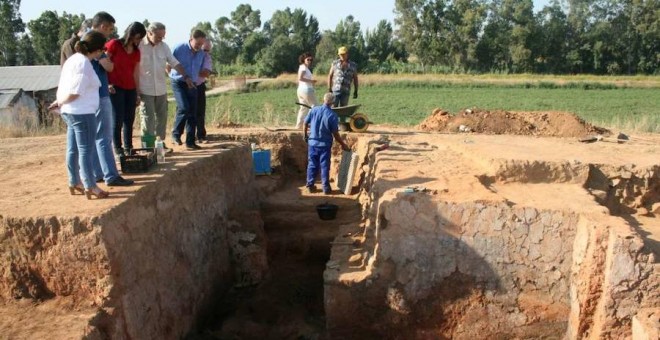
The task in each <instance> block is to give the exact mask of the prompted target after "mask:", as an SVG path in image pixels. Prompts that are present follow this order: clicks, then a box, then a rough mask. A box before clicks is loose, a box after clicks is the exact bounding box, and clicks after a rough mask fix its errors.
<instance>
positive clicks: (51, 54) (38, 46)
mask: <svg viewBox="0 0 660 340" xmlns="http://www.w3.org/2000/svg"><path fill="white" fill-rule="evenodd" d="M27 26H28V28H29V29H30V33H31V35H32V42H33V43H34V51H35V52H36V58H35V59H36V63H37V64H39V65H57V64H58V63H59V60H60V47H61V43H59V32H60V21H59V16H58V15H57V12H54V11H45V12H43V13H41V15H40V16H39V17H38V18H37V19H34V20H31V21H30V22H28V24H27Z"/></svg>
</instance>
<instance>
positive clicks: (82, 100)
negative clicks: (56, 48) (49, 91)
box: [57, 53, 101, 115]
mask: <svg viewBox="0 0 660 340" xmlns="http://www.w3.org/2000/svg"><path fill="white" fill-rule="evenodd" d="M99 87H101V81H100V80H99V77H98V76H97V75H96V72H94V66H92V63H91V62H90V61H89V59H87V57H85V56H84V55H82V54H80V53H76V54H74V55H72V56H71V57H70V58H69V59H67V60H66V62H65V63H64V65H62V74H61V75H60V83H59V85H58V86H57V101H58V102H62V101H64V100H65V99H66V98H67V97H68V96H69V95H70V94H77V95H78V98H76V99H74V100H73V101H71V102H68V103H65V104H62V106H61V107H60V111H61V112H62V113H68V114H72V115H80V114H94V113H96V111H97V110H98V109H99Z"/></svg>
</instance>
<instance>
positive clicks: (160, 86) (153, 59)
mask: <svg viewBox="0 0 660 340" xmlns="http://www.w3.org/2000/svg"><path fill="white" fill-rule="evenodd" d="M139 48H140V54H141V57H140V66H139V67H140V94H146V95H148V96H164V95H166V94H167V70H165V66H166V65H167V64H170V66H172V67H175V66H176V65H179V61H178V60H176V58H175V57H174V56H173V55H172V50H170V47H169V46H167V44H166V43H165V42H162V41H161V42H160V43H158V44H157V45H151V44H150V43H149V40H148V39H147V38H146V37H145V38H144V39H142V41H141V42H140V47H139Z"/></svg>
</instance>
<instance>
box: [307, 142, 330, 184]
mask: <svg viewBox="0 0 660 340" xmlns="http://www.w3.org/2000/svg"><path fill="white" fill-rule="evenodd" d="M331 149H332V145H331V146H322V147H319V146H311V145H310V146H308V147H307V186H308V187H311V186H313V185H314V179H315V178H316V175H317V174H318V172H319V170H321V184H322V185H323V190H325V191H327V190H330V156H331V152H330V150H331Z"/></svg>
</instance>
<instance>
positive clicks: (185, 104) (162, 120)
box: [49, 12, 212, 199]
mask: <svg viewBox="0 0 660 340" xmlns="http://www.w3.org/2000/svg"><path fill="white" fill-rule="evenodd" d="M114 29H115V19H114V18H113V17H112V16H111V15H110V14H108V13H107V12H99V13H97V14H96V15H95V16H94V17H93V18H92V19H91V20H85V21H84V22H83V23H82V25H81V27H80V30H79V31H78V32H77V33H75V34H74V35H73V36H72V37H71V38H70V39H69V40H67V41H65V42H64V44H63V46H62V50H61V58H60V62H61V65H62V73H61V76H60V83H59V86H58V90H57V99H56V101H55V102H53V103H52V104H51V105H50V107H49V109H52V110H58V111H59V112H60V113H61V116H62V119H63V120H64V121H65V122H66V124H67V152H66V164H67V170H68V177H69V191H70V193H71V194H72V195H74V194H76V193H81V194H85V195H86V196H87V198H88V199H91V198H92V197H97V198H105V197H108V195H109V194H108V192H107V191H104V190H102V189H100V188H99V187H98V186H97V185H96V183H98V182H105V183H106V185H108V186H126V185H132V184H133V181H132V180H129V179H125V178H123V177H122V176H120V175H119V172H118V169H117V165H116V163H115V154H116V155H117V156H122V155H130V154H131V152H132V150H133V123H134V121H135V111H136V107H137V105H138V104H139V105H140V112H141V121H142V134H143V135H145V134H149V135H152V136H158V137H160V138H161V140H165V137H166V126H167V112H168V108H167V106H168V104H167V76H168V73H169V77H170V79H171V83H172V89H173V92H174V96H175V98H176V102H177V113H176V121H175V125H174V128H173V130H172V140H173V141H174V142H176V143H178V144H179V145H181V144H182V142H181V135H182V134H183V130H184V128H185V130H186V134H187V135H186V148H187V149H188V150H197V149H200V148H201V147H200V146H199V145H198V144H197V142H204V141H206V130H205V129H204V116H205V114H204V112H203V110H205V103H202V102H201V101H202V100H204V101H205V94H204V93H205V90H206V86H205V81H206V77H208V76H209V74H210V72H211V69H212V66H211V65H212V61H211V56H210V53H209V50H210V48H211V46H210V44H209V43H208V42H207V41H206V35H205V34H204V32H202V31H199V30H194V31H193V32H192V35H191V38H190V40H189V41H188V42H185V43H181V44H178V45H177V46H176V47H175V48H174V50H173V51H172V50H170V48H169V46H168V45H167V44H166V43H165V42H163V38H164V37H165V33H166V30H165V25H163V24H162V23H159V22H154V23H151V24H149V26H148V27H145V26H144V25H143V24H142V23H140V22H133V23H131V24H130V25H129V26H128V27H127V29H126V30H125V33H124V35H123V36H122V37H121V38H119V39H111V40H109V41H108V37H110V35H111V34H112V33H113V32H114ZM200 92H201V94H200ZM198 108H199V109H200V110H199V111H198ZM113 145H114V148H113ZM166 150H167V151H168V152H171V151H172V149H169V148H167V147H166Z"/></svg>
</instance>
